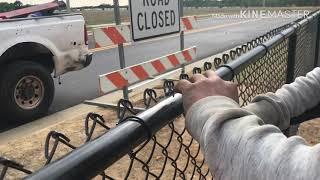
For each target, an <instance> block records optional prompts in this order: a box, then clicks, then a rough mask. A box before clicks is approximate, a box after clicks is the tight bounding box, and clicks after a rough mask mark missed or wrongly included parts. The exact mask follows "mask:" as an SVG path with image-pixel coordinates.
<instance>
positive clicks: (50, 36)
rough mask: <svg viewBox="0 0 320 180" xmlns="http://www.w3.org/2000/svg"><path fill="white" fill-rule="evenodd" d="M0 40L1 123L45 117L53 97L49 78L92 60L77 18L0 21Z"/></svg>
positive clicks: (83, 28) (77, 15) (78, 68)
mask: <svg viewBox="0 0 320 180" xmlns="http://www.w3.org/2000/svg"><path fill="white" fill-rule="evenodd" d="M0 39H1V43H0V119H1V120H2V119H3V120H6V119H8V118H9V119H10V120H14V121H26V120H31V119H35V118H38V117H40V116H42V115H45V113H47V111H48V109H49V107H50V105H51V103H52V100H53V97H54V90H55V88H54V83H53V79H52V76H54V77H58V76H60V75H62V74H64V73H66V72H70V71H75V70H80V69H82V68H84V67H86V66H88V65H89V64H90V63H91V60H92V54H91V53H89V50H88V35H87V31H86V26H85V21H84V18H83V16H82V15H81V14H64V15H55V16H47V17H46V16H44V17H29V18H18V19H7V20H0ZM1 120H0V121H1Z"/></svg>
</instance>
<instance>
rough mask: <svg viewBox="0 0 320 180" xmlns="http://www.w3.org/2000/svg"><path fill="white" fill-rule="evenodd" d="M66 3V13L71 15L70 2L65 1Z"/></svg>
mask: <svg viewBox="0 0 320 180" xmlns="http://www.w3.org/2000/svg"><path fill="white" fill-rule="evenodd" d="M66 1H67V3H66V4H67V11H68V13H71V7H70V0H66Z"/></svg>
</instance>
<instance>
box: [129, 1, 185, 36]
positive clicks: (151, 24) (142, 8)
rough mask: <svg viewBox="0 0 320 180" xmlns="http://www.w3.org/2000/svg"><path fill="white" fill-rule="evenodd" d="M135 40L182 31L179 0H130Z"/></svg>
mask: <svg viewBox="0 0 320 180" xmlns="http://www.w3.org/2000/svg"><path fill="white" fill-rule="evenodd" d="M130 12H131V29H132V38H133V40H134V41H139V40H143V39H147V38H152V37H157V36H162V35H167V34H171V33H177V32H179V31H180V14H179V0H130Z"/></svg>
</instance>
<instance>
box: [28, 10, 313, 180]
mask: <svg viewBox="0 0 320 180" xmlns="http://www.w3.org/2000/svg"><path fill="white" fill-rule="evenodd" d="M318 15H319V12H317V13H314V14H312V16H311V17H310V18H314V17H316V16H318ZM308 21H309V20H308V19H305V20H302V21H301V22H299V24H300V25H297V24H293V25H292V26H291V27H289V28H288V29H286V30H284V31H282V32H281V33H280V34H278V35H276V36H275V37H273V38H272V39H270V40H268V41H267V42H265V43H263V44H260V45H258V46H257V47H256V48H254V49H252V50H251V51H249V52H248V53H246V54H244V55H242V56H240V57H239V58H238V59H237V60H235V61H233V62H231V63H230V64H228V65H223V66H221V67H220V68H218V69H217V71H216V73H217V74H218V75H219V76H220V77H221V78H223V79H224V80H232V79H233V78H234V76H235V75H236V74H238V73H240V72H241V71H242V70H243V69H244V68H246V67H247V66H248V65H250V64H252V63H254V62H256V61H258V60H259V59H260V58H262V57H264V56H265V55H266V54H267V53H268V50H269V49H271V48H273V47H275V46H276V45H278V44H279V43H281V42H282V41H283V40H285V39H287V38H290V36H291V35H293V34H295V32H296V30H297V29H298V28H299V26H301V25H303V24H305V23H307V22H308ZM181 114H183V104H182V95H181V94H175V95H174V96H173V97H170V98H168V99H166V100H164V101H162V102H160V103H159V104H157V105H155V106H154V107H152V108H150V109H149V110H147V111H145V112H142V113H141V114H139V115H138V116H137V118H129V119H128V120H127V121H125V122H123V123H121V124H119V125H118V126H117V127H116V128H114V129H112V130H110V131H109V132H108V133H106V134H104V135H103V136H101V137H100V138H98V139H96V140H94V141H92V142H89V143H87V144H85V145H84V146H82V147H80V148H78V149H76V150H75V151H73V152H71V153H70V154H69V155H67V156H65V157H64V158H62V159H60V160H58V161H56V162H54V163H52V164H49V165H47V166H46V167H44V168H42V169H40V170H39V171H38V172H36V173H34V174H32V175H30V176H29V177H27V178H26V179H32V180H43V179H90V178H93V177H95V176H97V175H99V174H100V173H101V172H103V171H104V170H105V169H106V168H108V167H109V166H111V165H112V164H113V163H115V162H116V161H117V160H119V159H120V158H122V157H123V156H125V155H126V154H128V153H129V152H130V151H131V150H132V149H134V148H136V147H138V146H139V145H140V144H142V143H143V142H145V141H148V139H150V138H151V137H152V135H153V134H155V133H156V132H158V131H159V130H160V129H162V128H163V127H165V126H166V125H167V124H168V123H170V122H172V121H173V120H174V119H175V118H176V117H179V116H180V115H181Z"/></svg>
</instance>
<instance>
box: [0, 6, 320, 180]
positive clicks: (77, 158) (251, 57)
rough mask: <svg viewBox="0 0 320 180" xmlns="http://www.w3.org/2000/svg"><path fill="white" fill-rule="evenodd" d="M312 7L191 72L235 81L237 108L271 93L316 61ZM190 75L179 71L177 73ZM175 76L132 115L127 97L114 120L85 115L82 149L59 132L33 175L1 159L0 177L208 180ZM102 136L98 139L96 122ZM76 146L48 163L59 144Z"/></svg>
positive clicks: (51, 137)
mask: <svg viewBox="0 0 320 180" xmlns="http://www.w3.org/2000/svg"><path fill="white" fill-rule="evenodd" d="M318 27H319V12H315V13H313V14H312V15H311V17H310V18H307V19H301V20H299V21H297V22H294V23H292V24H287V25H285V26H282V27H279V28H277V29H275V30H272V31H270V32H269V33H267V34H265V35H263V36H260V37H258V38H256V39H255V40H253V41H251V42H248V43H246V44H244V45H242V46H239V47H237V48H235V49H233V50H231V51H230V52H229V53H227V54H223V55H222V56H221V57H215V58H212V60H211V61H210V62H206V63H204V66H203V67H195V68H194V69H193V74H196V73H201V72H202V71H203V70H209V69H214V70H216V71H217V73H218V75H220V76H221V77H222V78H224V79H225V80H233V81H234V82H236V83H238V89H239V97H240V104H241V106H246V105H247V104H248V103H250V102H251V100H252V99H253V98H254V97H255V96H256V95H258V94H262V93H267V92H275V91H276V90H277V89H279V88H280V87H281V86H283V85H284V84H285V83H290V82H292V81H293V79H294V78H296V77H297V76H301V75H305V74H306V73H307V72H309V71H311V70H312V69H313V68H314V65H315V62H316V61H317V60H318V57H317V56H318V55H317V53H316V52H317V51H319V49H317V48H318V47H319V46H318V45H317V43H318V42H317V40H316V39H318V38H319V33H318ZM188 78H189V75H187V74H181V75H180V79H188ZM173 87H174V82H173V81H170V80H166V81H165V82H164V85H163V92H160V91H159V90H155V89H146V90H145V92H144V99H143V101H141V102H137V103H138V104H139V103H140V104H144V105H145V107H146V109H147V110H146V111H144V112H142V113H138V112H137V111H136V110H134V108H133V104H132V103H131V102H130V101H127V100H120V101H119V103H118V112H117V114H118V118H119V122H118V125H117V126H116V127H109V126H108V125H106V122H105V120H104V119H103V117H102V116H100V115H98V114H94V113H90V114H89V115H88V116H87V118H86V121H85V134H86V137H87V138H86V141H85V142H83V143H84V145H83V146H81V147H75V146H73V145H72V144H70V143H69V142H70V139H69V138H68V137H66V136H64V135H63V134H61V133H58V132H50V133H49V134H48V137H47V139H46V145H45V157H46V159H47V162H46V163H45V167H44V168H43V169H41V170H39V171H37V172H35V173H33V172H31V171H29V170H27V169H24V168H23V166H22V165H20V164H18V163H16V162H13V161H9V160H7V159H4V158H0V164H1V165H2V166H3V169H2V171H1V175H0V179H5V176H6V173H7V171H8V169H15V170H17V171H22V172H24V173H26V175H29V174H31V175H30V176H28V177H27V179H28V178H29V179H45V178H49V179H79V178H80V179H88V178H93V177H95V179H213V176H212V174H211V173H210V171H209V169H208V167H207V165H206V163H205V159H204V157H203V155H202V153H201V149H200V146H199V144H198V143H197V142H196V141H195V140H194V139H193V138H192V137H191V136H190V135H189V134H188V132H187V130H186V128H185V124H184V118H183V115H181V114H182V113H183V109H182V101H181V95H179V94H174V92H173ZM98 126H99V127H100V128H102V129H104V132H105V134H104V135H102V136H101V137H98V138H97V139H94V138H93V134H95V131H96V129H97V127H98ZM61 145H64V146H67V147H68V148H70V149H75V150H74V151H73V152H72V153H71V154H69V155H67V156H65V157H63V158H62V159H60V160H58V161H56V162H51V161H52V159H53V157H54V155H55V153H56V150H57V147H58V146H61ZM32 173H33V174H32Z"/></svg>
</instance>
